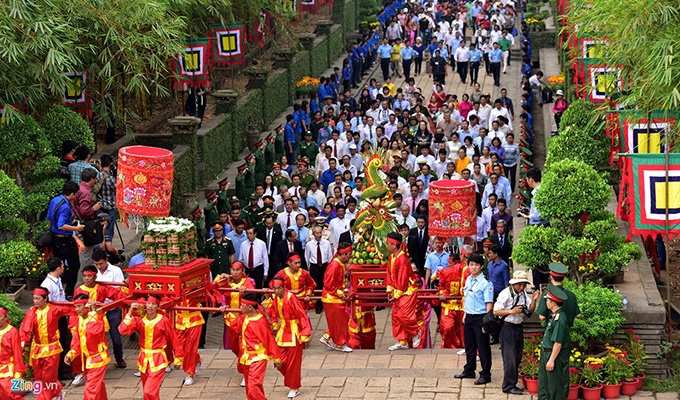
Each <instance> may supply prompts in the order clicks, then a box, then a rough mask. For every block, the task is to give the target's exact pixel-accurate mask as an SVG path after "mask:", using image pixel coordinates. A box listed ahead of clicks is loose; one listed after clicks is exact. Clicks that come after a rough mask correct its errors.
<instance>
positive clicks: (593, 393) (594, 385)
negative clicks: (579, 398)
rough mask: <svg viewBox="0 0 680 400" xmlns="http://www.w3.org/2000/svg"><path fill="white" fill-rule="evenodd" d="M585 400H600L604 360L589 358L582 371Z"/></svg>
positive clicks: (582, 387)
mask: <svg viewBox="0 0 680 400" xmlns="http://www.w3.org/2000/svg"><path fill="white" fill-rule="evenodd" d="M581 389H582V390H583V400H599V399H600V395H601V393H602V359H600V358H595V357H588V358H586V359H585V360H584V361H583V369H582V370H581Z"/></svg>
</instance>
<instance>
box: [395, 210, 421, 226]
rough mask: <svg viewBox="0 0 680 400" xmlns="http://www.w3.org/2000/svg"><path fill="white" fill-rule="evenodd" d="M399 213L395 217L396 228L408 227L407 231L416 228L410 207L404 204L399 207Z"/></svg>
mask: <svg viewBox="0 0 680 400" xmlns="http://www.w3.org/2000/svg"><path fill="white" fill-rule="evenodd" d="M400 211H401V213H400V214H399V215H397V218H396V219H397V226H399V225H401V224H406V225H408V229H413V228H415V227H416V219H415V218H413V216H412V215H411V207H409V206H408V205H406V204H402V205H401V210H400Z"/></svg>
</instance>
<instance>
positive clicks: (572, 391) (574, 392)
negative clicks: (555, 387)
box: [567, 383, 580, 400]
mask: <svg viewBox="0 0 680 400" xmlns="http://www.w3.org/2000/svg"><path fill="white" fill-rule="evenodd" d="M579 389H580V387H579V385H578V384H576V383H572V384H570V385H569V396H568V397H567V400H576V399H578V391H579Z"/></svg>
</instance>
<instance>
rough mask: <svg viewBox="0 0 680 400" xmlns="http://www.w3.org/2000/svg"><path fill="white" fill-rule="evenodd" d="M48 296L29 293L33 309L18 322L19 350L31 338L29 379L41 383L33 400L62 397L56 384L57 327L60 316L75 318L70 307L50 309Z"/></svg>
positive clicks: (39, 291)
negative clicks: (38, 392)
mask: <svg viewBox="0 0 680 400" xmlns="http://www.w3.org/2000/svg"><path fill="white" fill-rule="evenodd" d="M49 294H50V292H49V291H48V290H47V289H45V288H44V287H39V288H36V289H35V290H34V291H33V307H31V308H29V309H28V311H27V312H26V316H25V317H24V320H23V321H22V322H21V329H20V333H21V347H24V346H25V345H26V344H27V343H28V341H29V340H31V335H33V341H32V343H31V365H32V366H33V379H34V380H36V381H41V382H42V383H43V390H42V391H41V392H40V394H38V396H37V397H36V400H51V399H53V398H54V397H57V396H60V395H61V396H63V395H64V393H62V386H61V383H60V382H59V381H58V380H57V375H58V373H59V358H60V355H61V350H62V347H61V343H59V331H58V324H59V318H61V317H63V316H75V311H74V310H73V307H71V306H54V305H51V304H49V303H48V301H47V296H48V295H49Z"/></svg>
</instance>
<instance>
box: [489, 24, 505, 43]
mask: <svg viewBox="0 0 680 400" xmlns="http://www.w3.org/2000/svg"><path fill="white" fill-rule="evenodd" d="M502 36H503V32H502V31H501V27H500V26H498V25H495V26H494V27H493V30H492V31H491V32H489V38H490V39H491V44H494V43H496V42H498V40H499V39H500V38H501V37H502Z"/></svg>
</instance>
